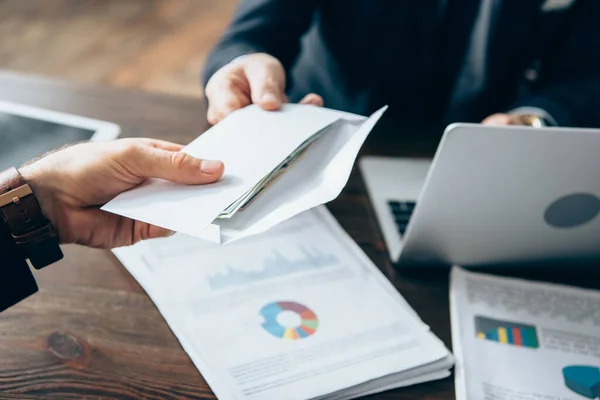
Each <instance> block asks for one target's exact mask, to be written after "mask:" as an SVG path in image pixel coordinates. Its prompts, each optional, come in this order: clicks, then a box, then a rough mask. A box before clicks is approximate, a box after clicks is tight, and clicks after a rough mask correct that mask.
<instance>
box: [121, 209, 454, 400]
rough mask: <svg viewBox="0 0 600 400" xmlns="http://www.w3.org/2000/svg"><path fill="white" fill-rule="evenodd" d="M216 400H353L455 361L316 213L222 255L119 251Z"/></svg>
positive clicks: (190, 246)
mask: <svg viewBox="0 0 600 400" xmlns="http://www.w3.org/2000/svg"><path fill="white" fill-rule="evenodd" d="M114 253H115V254H116V255H117V257H118V258H119V259H120V260H121V262H122V263H123V264H124V265H125V267H126V268H127V269H128V270H129V271H130V272H131V274H132V275H133V276H134V277H135V278H136V279H137V280H138V282H139V283H140V284H141V285H142V286H143V287H144V289H145V290H146V291H147V293H148V294H149V296H150V297H151V298H152V300H153V301H154V303H155V304H156V305H157V307H158V309H159V310H160V312H161V313H162V315H163V316H164V318H165V320H166V321H167V323H168V324H169V326H170V327H171V329H172V330H173V332H174V333H175V335H176V336H177V338H178V339H179V341H180V343H181V345H182V346H183V348H184V349H185V351H186V352H187V353H188V354H189V356H190V357H191V359H192V361H193V362H194V364H195V365H196V366H197V367H198V369H199V370H200V372H201V373H202V375H203V376H204V378H205V379H206V381H207V382H208V384H209V385H210V387H211V388H212V389H213V391H214V392H215V394H216V396H217V397H218V398H219V399H286V400H294V399H325V398H326V399H350V398H355V397H359V396H362V395H366V394H369V393H376V392H380V391H384V390H388V389H392V388H397V387H401V386H406V385H412V384H416V383H420V382H425V381H430V380H434V379H441V378H444V377H447V376H448V375H449V371H448V370H449V368H450V367H451V365H452V356H451V354H450V353H449V351H448V349H447V348H446V347H445V346H444V344H443V343H442V342H441V341H440V340H439V339H438V338H437V337H435V335H433V334H432V333H431V331H430V330H429V327H428V326H427V325H425V324H424V323H423V322H422V321H421V320H420V319H419V317H418V316H417V314H416V313H415V312H414V310H413V309H412V308H411V307H410V306H409V305H408V304H407V302H406V301H405V300H404V299H403V298H402V296H400V294H399V293H398V292H397V291H396V290H395V288H394V287H393V286H392V285H391V284H390V282H389V281H388V280H387V279H386V278H385V277H384V276H383V275H382V274H381V273H380V271H379V270H378V269H377V268H376V267H375V265H374V264H373V263H372V262H371V261H370V260H369V259H368V257H366V255H365V254H364V253H363V252H362V251H361V249H360V248H359V247H358V246H357V245H356V243H354V241H352V239H351V238H350V237H349V236H348V235H347V234H346V233H345V232H344V231H343V229H342V228H341V227H340V226H339V225H338V224H337V222H336V221H335V220H334V219H333V217H332V216H331V215H330V214H329V213H328V212H327V210H326V209H325V208H324V207H319V208H316V209H313V210H311V211H308V212H305V213H302V214H300V215H298V216H296V217H294V218H292V219H290V220H288V221H286V222H284V223H282V224H280V225H278V226H277V227H275V228H273V229H272V230H270V231H269V232H267V233H262V234H259V235H255V236H253V237H251V238H247V239H245V240H243V241H239V242H236V243H233V244H230V245H226V246H220V245H218V244H214V243H210V242H206V241H202V240H199V239H196V238H192V237H189V236H183V235H181V234H176V235H175V236H173V237H170V238H167V239H157V240H151V241H147V242H142V243H139V244H137V245H135V246H133V247H129V248H120V249H115V250H114Z"/></svg>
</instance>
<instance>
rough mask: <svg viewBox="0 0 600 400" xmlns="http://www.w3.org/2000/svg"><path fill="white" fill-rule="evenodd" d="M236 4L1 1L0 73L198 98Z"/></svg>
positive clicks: (227, 0)
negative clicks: (202, 77) (202, 78)
mask: <svg viewBox="0 0 600 400" xmlns="http://www.w3.org/2000/svg"><path fill="white" fill-rule="evenodd" d="M236 4H237V1H236V0H0V38H1V39H0V68H6V69H13V70H18V71H21V72H27V73H36V74H44V75H48V76H51V77H57V78H69V79H73V80H76V81H79V82H84V83H97V84H109V85H116V86H123V87H133V88H140V89H144V90H152V91H158V92H163V93H176V94H184V95H191V96H200V95H201V94H202V88H201V85H200V71H201V70H202V67H203V65H204V60H205V58H206V56H207V55H208V52H209V51H210V49H211V48H212V46H213V45H214V43H215V42H216V40H217V39H218V37H219V36H220V35H221V33H222V32H223V30H224V29H225V27H226V26H227V24H228V23H229V20H230V18H231V15H232V14H233V11H234V9H235V6H236Z"/></svg>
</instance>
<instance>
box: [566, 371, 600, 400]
mask: <svg viewBox="0 0 600 400" xmlns="http://www.w3.org/2000/svg"><path fill="white" fill-rule="evenodd" d="M563 377H564V378H565V385H566V386H567V387H568V388H569V389H571V390H572V391H573V392H575V393H577V394H580V395H581V396H583V397H587V398H588V399H596V398H598V397H600V368H598V367H596V366H591V365H570V366H568V367H565V368H563Z"/></svg>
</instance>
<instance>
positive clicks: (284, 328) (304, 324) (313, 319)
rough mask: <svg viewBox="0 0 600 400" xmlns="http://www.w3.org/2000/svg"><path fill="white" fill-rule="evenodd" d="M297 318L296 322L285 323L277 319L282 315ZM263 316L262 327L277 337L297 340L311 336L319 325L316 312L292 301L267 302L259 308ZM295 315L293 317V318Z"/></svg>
mask: <svg viewBox="0 0 600 400" xmlns="http://www.w3.org/2000/svg"><path fill="white" fill-rule="evenodd" d="M286 313H287V315H290V316H291V317H292V320H293V319H297V322H296V323H292V324H285V323H282V322H281V321H279V320H278V318H280V317H281V316H282V315H283V316H285V315H286ZM260 315H261V316H262V317H263V318H264V321H265V322H263V324H262V327H263V328H264V330H265V331H267V332H269V333H270V334H271V335H273V336H275V337H276V338H279V339H286V340H298V339H304V338H307V337H309V336H312V335H313V334H314V333H315V332H316V331H317V328H318V327H319V320H318V319H317V314H315V313H314V311H313V310H311V309H310V308H308V307H306V306H303V305H302V304H300V303H296V302H293V301H277V302H274V303H269V304H267V305H266V306H264V307H263V308H262V309H261V310H260ZM294 317H295V318H294Z"/></svg>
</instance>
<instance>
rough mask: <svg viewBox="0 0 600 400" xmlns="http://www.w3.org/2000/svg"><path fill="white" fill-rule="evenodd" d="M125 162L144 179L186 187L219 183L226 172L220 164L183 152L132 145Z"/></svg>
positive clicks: (125, 155)
mask: <svg viewBox="0 0 600 400" xmlns="http://www.w3.org/2000/svg"><path fill="white" fill-rule="evenodd" d="M124 158H125V159H124V160H123V162H125V163H127V164H128V165H130V166H132V167H131V168H133V170H134V171H136V173H137V174H138V176H139V177H141V178H159V179H166V180H168V181H171V182H176V183H182V184H186V185H199V184H204V183H212V182H215V181H217V180H218V179H219V178H220V177H221V176H222V175H223V171H224V166H223V163H222V162H221V161H216V160H200V159H198V158H195V157H192V156H190V155H189V154H186V153H184V152H181V151H177V152H173V151H166V150H161V149H157V148H153V147H150V146H132V148H130V149H129V151H127V152H126V153H125V154H124Z"/></svg>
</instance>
